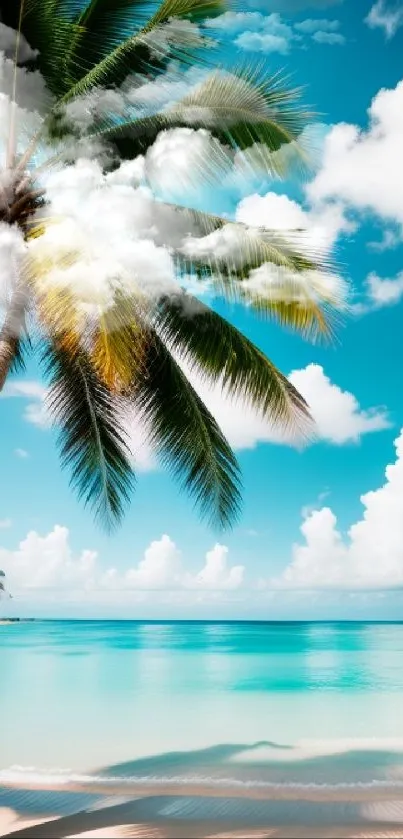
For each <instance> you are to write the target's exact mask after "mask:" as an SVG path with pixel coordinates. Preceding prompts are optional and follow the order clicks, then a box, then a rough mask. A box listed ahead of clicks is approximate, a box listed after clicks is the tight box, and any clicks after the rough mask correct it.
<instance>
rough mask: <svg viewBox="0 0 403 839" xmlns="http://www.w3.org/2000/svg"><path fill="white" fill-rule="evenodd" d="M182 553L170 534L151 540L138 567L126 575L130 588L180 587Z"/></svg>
mask: <svg viewBox="0 0 403 839" xmlns="http://www.w3.org/2000/svg"><path fill="white" fill-rule="evenodd" d="M181 575H182V569H181V554H180V552H179V551H178V549H177V547H176V545H175V543H174V542H173V541H172V539H170V538H169V536H167V535H164V536H162V537H161V539H159V540H157V541H155V542H151V545H149V547H148V548H147V550H146V551H145V554H144V559H142V560H141V561H140V562H139V564H138V566H137V568H131V569H130V570H129V571H128V572H127V573H126V575H125V582H126V584H127V585H128V586H129V587H130V588H141V589H159V588H178V587H179V586H180V584H181Z"/></svg>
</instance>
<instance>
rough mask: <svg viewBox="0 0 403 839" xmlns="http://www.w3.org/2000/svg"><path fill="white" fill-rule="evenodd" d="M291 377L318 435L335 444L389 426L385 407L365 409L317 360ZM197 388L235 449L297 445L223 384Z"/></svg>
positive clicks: (350, 440) (352, 440)
mask: <svg viewBox="0 0 403 839" xmlns="http://www.w3.org/2000/svg"><path fill="white" fill-rule="evenodd" d="M289 379H290V381H291V382H292V384H293V385H295V387H296V388H298V390H299V391H300V393H301V394H302V395H303V396H304V397H305V399H306V400H307V402H308V404H309V406H310V409H311V413H312V416H313V418H314V420H315V422H316V432H317V439H318V440H323V441H325V442H328V443H332V444H334V445H343V444H346V443H351V442H357V441H358V440H359V439H360V437H361V436H362V435H363V434H369V433H371V432H375V431H381V430H383V429H385V428H388V427H389V421H388V417H387V414H386V412H385V411H384V410H383V409H371V410H369V411H366V410H363V409H362V408H361V407H360V405H359V403H358V401H357V399H356V398H355V396H354V395H353V394H352V393H349V392H348V391H343V390H341V388H339V387H338V386H337V385H334V384H332V382H331V381H330V379H329V378H328V377H327V376H326V375H325V373H324V370H323V368H322V367H321V366H320V365H318V364H309V365H308V366H307V367H305V368H303V369H302V370H295V371H293V372H292V373H291V374H290V376H289ZM197 390H198V392H199V394H200V396H201V398H202V399H203V401H204V402H205V404H206V405H207V407H208V409H209V411H210V412H211V413H212V414H213V416H214V417H215V418H216V420H217V422H218V424H219V425H220V427H221V428H222V430H223V432H224V434H225V435H226V437H227V438H228V440H229V442H230V443H231V445H232V446H233V448H234V449H236V450H242V449H253V448H255V446H257V445H258V444H259V443H277V444H288V445H295V442H296V441H295V439H294V438H290V437H287V436H286V435H285V434H284V432H281V431H280V430H279V429H278V428H273V427H272V426H271V425H270V424H269V423H268V422H267V420H265V419H264V418H263V417H262V416H259V414H257V413H256V411H254V410H253V409H252V408H250V407H249V406H248V405H245V404H244V402H243V401H241V400H234V399H232V398H231V397H230V396H228V394H227V393H226V392H225V391H224V392H223V391H222V389H221V387H220V386H218V385H216V386H214V387H209V385H208V384H206V383H204V382H198V383H197Z"/></svg>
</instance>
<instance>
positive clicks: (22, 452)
mask: <svg viewBox="0 0 403 839" xmlns="http://www.w3.org/2000/svg"><path fill="white" fill-rule="evenodd" d="M14 454H15V456H16V457H20V458H21V459H22V460H24V459H25V458H27V457H29V454H28V452H27V451H26V449H14Z"/></svg>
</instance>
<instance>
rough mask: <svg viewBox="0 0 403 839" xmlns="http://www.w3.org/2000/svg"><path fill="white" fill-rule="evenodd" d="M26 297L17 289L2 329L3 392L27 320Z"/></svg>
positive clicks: (0, 378) (0, 372) (0, 380)
mask: <svg viewBox="0 0 403 839" xmlns="http://www.w3.org/2000/svg"><path fill="white" fill-rule="evenodd" d="M25 308H26V295H25V293H24V292H23V291H22V290H21V289H16V290H15V291H14V292H13V294H12V297H11V300H10V303H9V306H8V309H7V313H6V316H5V319H4V323H3V326H2V329H1V330H0V391H2V390H3V387H4V384H5V382H6V379H7V376H8V373H9V371H10V367H11V365H12V363H13V360H14V358H15V354H16V351H17V347H18V341H19V339H20V336H21V331H22V327H23V325H24V320H25Z"/></svg>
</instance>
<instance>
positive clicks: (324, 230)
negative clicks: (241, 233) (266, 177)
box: [236, 192, 352, 253]
mask: <svg viewBox="0 0 403 839" xmlns="http://www.w3.org/2000/svg"><path fill="white" fill-rule="evenodd" d="M236 220H237V221H241V222H244V223H245V224H249V225H251V226H256V227H259V226H263V227H267V228H269V229H275V230H280V231H281V230H283V231H285V232H286V231H290V230H303V231H304V236H303V240H302V241H303V242H304V243H306V245H307V246H308V247H309V248H310V249H313V250H316V251H322V252H324V253H329V252H330V251H331V249H332V247H333V245H334V244H335V242H336V240H337V239H338V237H339V236H340V234H341V233H342V232H349V231H350V230H351V229H352V228H351V224H350V223H349V222H348V221H347V220H346V218H345V216H344V214H343V207H342V206H341V205H340V204H335V203H334V204H332V205H325V206H321V205H320V204H319V205H318V206H316V207H315V206H314V207H312V208H310V209H308V210H304V209H303V208H302V207H301V205H300V204H298V203H297V202H296V201H292V200H291V199H290V198H288V197H287V196H286V195H278V194H277V193H275V192H268V193H266V195H258V194H254V195H248V196H247V197H246V198H243V199H242V201H240V203H239V204H238V207H237V210H236Z"/></svg>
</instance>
